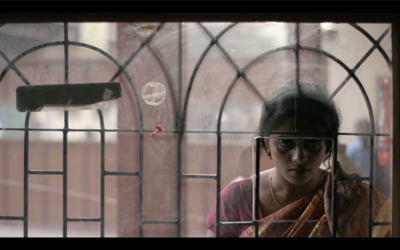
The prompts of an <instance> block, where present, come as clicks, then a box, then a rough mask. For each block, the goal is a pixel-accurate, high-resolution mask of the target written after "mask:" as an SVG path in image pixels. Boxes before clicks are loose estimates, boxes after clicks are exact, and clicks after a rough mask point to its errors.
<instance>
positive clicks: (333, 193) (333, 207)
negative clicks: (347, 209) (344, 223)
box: [331, 135, 338, 238]
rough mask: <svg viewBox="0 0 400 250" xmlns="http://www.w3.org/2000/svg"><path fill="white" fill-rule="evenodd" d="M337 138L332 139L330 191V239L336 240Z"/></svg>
mask: <svg viewBox="0 0 400 250" xmlns="http://www.w3.org/2000/svg"><path fill="white" fill-rule="evenodd" d="M337 142H338V136H337V135H335V136H334V138H333V148H332V149H333V166H332V167H333V169H332V189H331V216H332V237H333V238H336V231H337V218H336V195H337V194H336V180H335V176H336V173H337V151H338V150H337V148H338V145H337Z"/></svg>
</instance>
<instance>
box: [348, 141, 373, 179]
mask: <svg viewBox="0 0 400 250" xmlns="http://www.w3.org/2000/svg"><path fill="white" fill-rule="evenodd" d="M370 153H371V148H370V146H369V145H366V144H365V143H364V141H363V140H362V139H361V138H356V139H354V141H352V142H351V143H350V144H349V145H348V146H347V147H346V155H347V156H348V157H349V158H350V159H351V160H352V161H353V163H354V165H355V166H356V167H357V169H358V170H359V171H360V175H361V176H362V177H369V176H370V165H371V164H370V158H371V157H370ZM373 167H374V173H376V172H377V170H378V169H377V167H378V162H377V159H376V155H375V154H374V155H373Z"/></svg>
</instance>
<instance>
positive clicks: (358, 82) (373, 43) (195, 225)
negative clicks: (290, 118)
mask: <svg viewBox="0 0 400 250" xmlns="http://www.w3.org/2000/svg"><path fill="white" fill-rule="evenodd" d="M390 28H391V26H390V24H385V23H379V24H374V23H358V24H349V23H284V22H244V23H225V22H218V23H209V22H205V23H194V22H188V23H29V24H26V23H25V24H22V23H21V24H13V23H10V24H2V25H1V26H0V72H1V73H0V95H1V98H0V111H1V112H0V128H1V129H0V136H1V139H0V147H1V149H2V150H0V154H1V161H0V183H1V189H0V197H1V199H2V200H3V201H5V202H2V204H1V205H0V236H1V237H41V236H49V237H82V236H83V237H85V236H90V237H92V236H93V237H156V236H161V237H192V236H205V235H206V233H207V229H206V228H205V227H204V226H203V222H204V220H205V218H206V217H207V214H208V212H209V211H210V209H211V207H212V205H213V204H214V202H215V201H216V200H218V199H219V192H220V191H221V190H222V189H223V188H224V187H225V186H226V185H228V184H229V183H231V182H233V181H238V180H241V179H243V178H247V177H249V176H251V175H252V174H253V165H252V161H251V158H252V150H251V148H252V140H253V138H254V137H255V136H256V130H257V128H258V122H259V119H260V115H261V107H262V105H263V101H264V100H267V99H268V97H269V94H270V93H271V92H272V91H273V90H274V89H276V88H277V87H279V86H281V85H282V84H285V83H286V82H288V81H297V80H305V81H310V82H313V83H315V84H319V85H321V86H323V88H325V89H326V90H327V92H328V93H329V94H330V96H331V98H332V100H334V102H335V103H336V104H337V106H338V107H339V110H340V116H341V126H340V131H339V134H338V141H337V144H336V147H337V152H338V160H339V161H340V162H341V163H342V165H343V166H346V168H347V170H348V171H354V172H358V173H360V174H361V175H362V176H363V177H365V178H367V179H368V180H370V181H372V183H373V185H374V187H376V188H377V189H379V190H380V191H382V192H383V193H385V194H386V195H388V196H389V197H390V196H391V167H392V166H391V124H392V121H391V119H392V110H391V108H392V100H391V83H392V82H391V80H392V77H391V76H392V73H391V53H392V52H391V30H390ZM106 82H118V83H120V84H121V87H122V96H121V97H120V98H118V99H117V100H113V101H103V102H99V103H97V104H96V106H94V107H93V106H90V105H88V106H85V105H81V106H79V107H73V108H72V107H71V106H68V105H64V106H61V107H60V106H58V107H50V108H49V109H44V110H41V111H32V112H21V111H18V110H17V107H16V99H17V96H16V90H17V88H18V87H20V86H28V85H32V86H35V85H64V84H82V83H84V84H94V83H106ZM362 120H365V121H366V123H364V124H367V125H366V126H365V127H366V128H364V130H361V127H360V126H358V124H360V123H359V121H362ZM363 138H364V139H366V140H361V139H363ZM353 148H355V149H357V148H358V149H359V150H360V152H361V153H359V154H357V155H352V153H351V152H350V151H351V149H353ZM359 164H361V165H359ZM271 167H272V166H268V165H263V166H262V169H263V170H266V169H268V168H271Z"/></svg>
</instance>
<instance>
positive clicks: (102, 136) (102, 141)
mask: <svg viewBox="0 0 400 250" xmlns="http://www.w3.org/2000/svg"><path fill="white" fill-rule="evenodd" d="M97 113H98V114H99V118H100V128H101V130H100V237H104V197H105V192H104V190H105V189H104V185H105V184H104V182H105V181H104V178H105V166H104V158H105V155H104V154H105V127H104V117H103V113H102V112H101V110H100V109H98V110H97Z"/></svg>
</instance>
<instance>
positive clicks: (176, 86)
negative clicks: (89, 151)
mask: <svg viewBox="0 0 400 250" xmlns="http://www.w3.org/2000/svg"><path fill="white" fill-rule="evenodd" d="M197 25H198V27H199V29H201V30H202V31H203V32H204V34H205V35H206V36H207V38H208V39H209V43H208V45H207V46H206V47H205V48H204V50H203V51H202V53H201V54H200V57H199V58H198V60H197V61H196V62H195V64H194V67H193V71H192V72H191V74H190V79H189V83H188V85H187V90H186V92H184V91H183V89H184V88H183V87H182V86H183V77H182V75H179V76H178V78H176V77H174V74H173V73H172V70H171V68H173V67H175V65H170V64H169V63H168V62H167V60H166V59H165V57H164V54H163V52H162V51H161V50H160V49H159V48H158V46H157V45H156V43H155V42H154V39H155V37H156V36H157V34H158V33H160V32H162V31H163V29H165V24H164V23H161V24H158V25H153V26H148V27H147V26H142V28H146V27H147V28H149V29H150V31H149V35H148V36H145V37H144V39H143V40H142V41H141V43H140V45H139V46H137V49H136V50H134V51H133V52H132V53H131V54H130V55H128V56H127V57H126V58H125V59H124V60H123V61H119V60H117V59H116V58H114V57H113V56H112V55H110V54H109V53H107V52H105V51H104V50H102V49H100V48H98V47H96V46H93V45H90V44H87V43H82V42H76V41H72V40H71V39H70V38H69V27H70V24H68V23H64V24H63V30H64V33H63V40H62V41H52V42H48V43H42V44H38V45H35V46H33V47H31V48H30V49H27V50H25V51H23V52H22V53H19V54H18V55H16V56H15V57H14V58H10V57H9V56H8V55H7V51H3V50H2V49H1V48H0V57H1V58H2V60H3V61H4V62H5V63H6V66H4V67H3V69H2V71H1V74H0V83H1V82H2V81H3V80H4V79H5V77H6V76H7V74H9V72H10V71H14V72H15V73H16V74H17V76H18V77H19V78H20V79H21V80H22V82H23V83H24V84H25V85H28V86H29V85H31V82H30V81H29V80H28V79H27V78H26V77H25V73H24V72H22V71H21V70H20V69H19V68H18V66H17V63H18V62H19V61H20V60H22V59H23V58H24V57H25V56H27V55H29V54H31V53H34V52H36V51H38V50H41V49H44V48H51V47H54V46H61V47H63V50H64V66H63V67H64V70H65V71H64V72H65V74H64V84H70V74H71V72H70V68H69V54H70V51H69V49H70V47H71V46H77V47H82V48H86V49H88V50H90V51H94V52H95V53H98V54H100V55H102V56H104V57H105V58H106V59H107V60H109V62H111V63H112V64H113V65H115V67H116V68H117V70H116V72H115V74H114V75H113V76H112V77H111V78H110V79H108V81H109V82H115V81H116V82H118V79H119V78H121V77H123V78H124V79H125V81H126V88H125V91H127V90H128V91H130V92H131V94H132V96H133V98H134V100H133V102H134V104H135V105H136V108H137V116H138V121H139V128H138V129H108V128H106V126H105V121H104V115H103V111H102V109H97V114H98V118H99V123H100V124H99V127H100V128H99V129H84V128H78V129H76V128H71V127H70V124H69V111H68V110H66V111H64V128H62V129H47V128H45V129H42V128H32V127H31V126H30V119H31V112H30V111H28V112H26V116H25V123H24V126H23V127H19V128H14V127H4V128H3V130H4V131H22V132H23V133H24V143H23V148H24V155H23V156H24V162H23V168H24V175H23V176H24V177H23V214H22V215H21V216H5V215H0V220H2V221H7V220H8V221H10V220H13V221H22V222H23V236H24V237H28V236H29V235H28V217H29V214H28V210H29V209H28V204H30V201H29V200H28V197H29V178H30V177H31V176H33V175H55V176H61V177H62V182H63V185H62V186H63V191H62V197H63V198H62V200H63V201H62V203H63V209H62V214H63V215H62V217H63V220H62V221H63V222H62V225H63V229H62V232H63V233H62V234H63V237H67V232H68V225H69V223H70V222H96V223H100V237H104V236H106V235H105V179H106V177H108V176H130V177H134V178H137V181H138V190H137V192H138V200H137V201H138V204H137V206H138V215H137V216H138V236H139V237H142V236H146V235H144V231H143V230H144V226H146V225H156V226H162V225H173V226H176V236H178V237H180V236H182V235H184V232H183V229H182V221H183V217H184V211H183V209H182V206H183V200H182V196H183V188H184V187H183V180H185V179H209V180H214V181H215V183H216V189H215V195H216V200H217V211H219V204H220V203H219V200H220V191H221V190H222V188H223V183H222V180H221V175H222V172H221V171H222V161H223V159H222V154H223V152H222V151H223V136H224V135H227V134H229V135H230V134H248V135H253V134H254V133H255V132H254V131H224V130H223V128H222V120H223V113H224V110H225V108H226V104H227V101H228V99H229V97H230V94H231V92H232V90H233V89H234V87H235V85H236V84H237V83H238V81H239V80H240V79H241V80H243V81H244V82H245V83H246V84H247V85H248V86H249V87H250V88H251V89H252V91H254V93H255V95H256V96H257V97H258V98H260V100H264V99H265V96H264V94H263V93H262V91H260V90H259V88H258V87H257V86H256V84H255V83H254V82H253V81H252V80H251V78H250V77H248V74H247V71H248V70H249V69H250V68H251V67H252V66H254V65H256V64H257V63H258V62H259V61H261V60H265V59H268V58H269V56H271V55H274V54H276V53H278V52H282V51H291V52H293V53H294V65H295V69H294V71H295V72H294V78H295V80H296V81H297V80H299V79H300V78H301V76H300V72H301V69H300V68H301V62H300V55H299V53H300V52H301V51H308V52H312V53H316V54H318V55H321V56H323V57H324V58H327V59H329V60H332V61H333V62H334V63H336V64H337V65H339V67H341V68H342V69H343V70H344V71H345V72H346V73H347V76H346V77H345V79H343V81H342V82H341V84H339V85H338V87H337V88H336V89H335V90H334V91H333V92H332V95H331V98H335V96H336V95H337V94H338V93H340V91H341V90H342V88H343V87H344V86H345V85H346V84H347V83H348V82H349V81H350V80H353V81H355V83H356V84H357V86H358V88H359V89H360V92H361V93H362V96H363V97H364V99H365V104H366V106H367V110H368V115H369V119H370V122H371V131H372V132H371V133H370V134H366V136H369V137H370V143H371V145H372V147H371V154H370V163H371V164H370V176H369V177H365V179H367V180H369V181H370V182H371V183H373V176H374V173H373V171H374V168H373V167H372V162H373V161H372V160H373V159H372V158H373V151H372V150H373V148H374V145H375V141H376V137H389V136H390V134H385V133H376V132H375V131H376V125H375V116H374V112H373V108H372V106H371V103H370V100H369V96H368V94H367V92H366V91H365V89H364V86H363V83H362V81H361V80H360V79H359V77H358V75H357V70H358V69H359V68H360V66H361V65H363V64H364V63H365V62H366V60H367V59H368V58H369V57H370V55H371V54H372V53H374V52H376V51H378V53H380V55H381V56H382V57H383V58H384V60H385V62H386V64H387V67H388V68H389V69H390V70H391V68H392V63H391V60H390V58H389V56H388V55H387V54H386V52H385V50H384V49H383V48H382V46H381V45H380V43H381V42H382V40H383V39H385V38H386V37H388V34H389V33H390V30H391V27H390V25H389V27H387V28H386V29H385V30H384V31H383V33H382V34H381V35H380V36H379V37H378V38H377V39H375V38H373V36H372V35H371V34H369V33H368V32H367V31H366V30H365V29H363V28H362V26H360V25H358V24H348V25H350V26H351V27H352V28H354V29H356V30H358V31H359V32H360V34H362V35H363V36H364V37H365V38H366V39H368V40H369V41H370V42H371V43H372V45H371V47H370V49H369V50H368V51H367V52H366V53H365V54H364V56H362V58H361V59H360V60H359V61H358V62H357V63H356V64H355V66H354V67H350V66H348V65H347V64H346V63H345V62H344V61H342V60H341V59H340V58H339V57H336V56H335V55H333V54H331V53H329V52H327V51H325V50H323V49H321V48H317V47H312V46H308V45H304V44H302V43H301V42H300V34H299V33H300V28H299V27H300V24H298V23H296V24H294V30H293V33H294V42H293V43H292V44H291V45H287V46H283V47H278V48H274V49H271V50H267V51H266V52H264V53H261V54H259V55H257V56H255V57H254V58H252V59H251V60H250V61H249V62H248V63H246V64H245V65H244V66H240V64H239V63H237V61H236V60H237V59H236V58H234V57H233V56H232V55H231V53H230V52H229V51H228V50H227V49H226V48H225V47H224V46H223V43H221V39H222V38H224V36H225V35H226V34H228V33H229V31H230V30H231V29H233V28H235V27H236V26H237V25H238V24H237V23H232V24H229V25H227V26H226V27H225V28H223V29H222V30H221V31H219V32H218V33H217V34H215V33H213V32H212V31H211V30H210V29H209V27H207V25H205V24H203V23H198V24H197ZM178 26H179V28H178V40H179V42H180V43H182V41H183V38H182V29H183V28H182V24H181V23H179V24H178ZM132 27H137V26H134V25H133V26H132ZM0 29H1V27H0ZM182 47H183V44H181V45H180V47H179V53H178V57H179V58H178V60H177V61H178V66H177V67H178V69H179V70H178V71H180V72H182V68H183V67H184V65H183V64H184V61H183V60H184V59H183V58H182ZM145 48H150V50H151V52H152V53H153V55H155V57H156V58H157V60H158V62H159V64H160V67H161V68H162V69H163V71H165V74H166V75H167V78H168V81H169V86H170V89H169V90H170V91H171V93H172V96H173V101H172V102H173V106H174V109H175V121H174V123H175V129H165V130H163V131H162V132H163V133H165V134H170V135H176V136H177V155H176V157H177V169H176V171H177V173H176V174H177V184H176V185H177V186H176V197H177V198H176V203H177V204H176V208H177V209H176V214H175V215H176V219H174V220H162V219H161V220H148V219H146V218H145V216H144V207H143V202H144V200H145V199H146V197H145V194H144V181H145V180H144V168H145V164H144V150H145V146H144V143H145V136H148V135H150V134H151V133H154V132H155V131H153V130H151V129H148V128H146V127H145V125H144V118H143V117H144V114H143V110H142V106H141V105H142V104H141V102H140V101H139V99H140V98H139V96H140V95H139V93H138V89H137V86H135V82H134V80H133V79H132V76H130V75H129V73H128V72H127V68H128V67H130V66H131V64H132V62H133V61H134V60H135V59H136V58H137V57H139V56H140V53H141V52H142V51H143V50H144V49H145ZM213 49H217V50H218V51H219V53H221V54H222V55H223V57H224V58H225V59H226V60H227V62H228V63H229V65H230V66H231V67H232V68H233V70H234V72H235V73H234V77H233V78H232V81H231V83H230V84H229V86H228V88H227V89H226V92H225V93H223V97H222V102H221V103H220V106H219V110H218V113H217V114H218V115H217V123H216V129H215V130H213V131H197V130H188V129H187V119H188V106H189V102H190V100H191V96H192V95H193V91H194V89H193V87H194V84H195V81H196V79H197V78H196V76H197V73H198V71H199V69H200V67H202V66H203V64H204V61H205V60H206V59H207V56H208V54H209V53H210V51H211V50H213ZM34 131H40V132H60V133H62V135H63V136H62V170H60V171H53V170H31V169H30V168H29V166H30V162H29V153H30V147H29V141H30V134H31V133H32V132H34ZM74 132H94V133H99V134H100V195H99V197H100V215H99V216H98V217H74V216H69V215H68V203H69V200H68V186H67V183H68V177H69V175H68V173H69V172H68V165H69V162H68V153H69V152H68V143H69V135H70V134H71V133H74ZM113 133H133V134H136V135H137V136H138V152H137V153H138V170H137V171H114V170H107V168H106V166H105V165H106V163H105V155H106V153H105V151H106V146H105V144H106V134H113ZM187 134H199V135H203V134H211V135H216V141H217V142H216V149H217V151H216V152H215V154H216V173H215V174H202V173H200V174H198V173H188V172H185V170H184V167H183V162H182V159H183V154H184V153H183V147H184V143H183V140H184V137H185V135H187ZM342 135H345V136H346V135H359V134H357V133H339V135H338V136H342ZM335 145H336V144H335ZM256 167H257V169H259V166H258V165H257V166H256ZM372 188H373V185H371V190H372ZM371 193H372V192H370V194H371ZM125 198H126V197H125ZM370 201H371V202H372V199H370ZM371 218H372V211H371V216H370V232H371V231H372V230H371V229H372V227H373V226H375V225H388V224H389V225H390V223H374V222H372V219H371ZM217 221H218V223H217V235H218V234H219V229H220V227H221V226H224V225H228V224H235V223H236V224H241V225H244V224H246V225H255V226H257V224H258V222H257V220H255V221H249V222H229V223H225V222H220V218H219V213H217Z"/></svg>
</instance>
